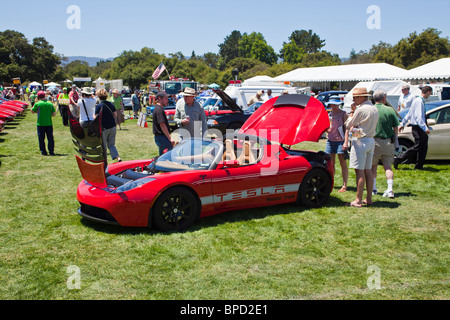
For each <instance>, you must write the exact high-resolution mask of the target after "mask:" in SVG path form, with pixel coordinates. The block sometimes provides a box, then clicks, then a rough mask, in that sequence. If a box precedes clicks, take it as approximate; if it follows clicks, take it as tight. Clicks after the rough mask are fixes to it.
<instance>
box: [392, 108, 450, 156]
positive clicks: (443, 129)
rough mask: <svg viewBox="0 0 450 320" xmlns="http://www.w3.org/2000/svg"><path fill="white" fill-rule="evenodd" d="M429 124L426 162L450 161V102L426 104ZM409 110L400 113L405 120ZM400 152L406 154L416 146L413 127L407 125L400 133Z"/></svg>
mask: <svg viewBox="0 0 450 320" xmlns="http://www.w3.org/2000/svg"><path fill="white" fill-rule="evenodd" d="M425 110H426V118H427V124H428V127H429V128H430V134H429V136H428V152H427V157H426V160H450V101H448V100H446V101H436V102H431V103H427V104H425ZM407 113H408V110H403V111H401V112H400V116H401V117H402V118H403V117H404V116H406V114H407ZM398 141H399V144H400V150H399V152H400V153H401V152H404V151H405V150H407V149H409V148H410V147H412V146H413V145H414V138H413V135H412V132H411V127H410V126H408V125H406V127H405V129H404V130H403V131H402V132H401V133H399V135H398Z"/></svg>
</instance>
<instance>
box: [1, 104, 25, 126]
mask: <svg viewBox="0 0 450 320" xmlns="http://www.w3.org/2000/svg"><path fill="white" fill-rule="evenodd" d="M27 107H28V104H27V103H24V102H21V101H15V100H7V99H4V98H0V120H1V121H3V122H8V121H12V120H13V119H14V118H15V117H16V116H18V115H22V114H23V113H24V111H25V109H26V108H27Z"/></svg>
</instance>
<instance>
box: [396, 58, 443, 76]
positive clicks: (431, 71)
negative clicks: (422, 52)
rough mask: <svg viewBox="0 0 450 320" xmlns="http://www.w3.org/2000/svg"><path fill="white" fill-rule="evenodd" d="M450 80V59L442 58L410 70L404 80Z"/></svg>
mask: <svg viewBox="0 0 450 320" xmlns="http://www.w3.org/2000/svg"><path fill="white" fill-rule="evenodd" d="M439 78H442V79H444V78H450V58H443V59H440V60H436V61H434V62H430V63H428V64H425V65H423V66H420V67H417V68H414V69H411V70H409V71H408V72H407V75H406V77H405V78H404V79H439Z"/></svg>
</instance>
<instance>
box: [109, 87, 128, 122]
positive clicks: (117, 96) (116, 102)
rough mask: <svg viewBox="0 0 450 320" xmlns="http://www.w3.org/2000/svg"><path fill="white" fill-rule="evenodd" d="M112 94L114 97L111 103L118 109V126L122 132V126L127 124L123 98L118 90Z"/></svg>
mask: <svg viewBox="0 0 450 320" xmlns="http://www.w3.org/2000/svg"><path fill="white" fill-rule="evenodd" d="M111 94H112V95H111V98H110V100H109V101H111V103H112V104H113V105H114V107H115V108H116V112H117V124H118V125H119V130H122V126H121V124H122V123H124V122H125V114H124V107H123V100H122V96H121V95H120V92H119V91H118V90H117V89H114V90H113V91H112V93H111Z"/></svg>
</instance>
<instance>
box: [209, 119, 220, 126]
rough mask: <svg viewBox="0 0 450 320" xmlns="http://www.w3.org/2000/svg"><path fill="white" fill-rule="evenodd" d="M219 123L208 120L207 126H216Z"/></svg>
mask: <svg viewBox="0 0 450 320" xmlns="http://www.w3.org/2000/svg"><path fill="white" fill-rule="evenodd" d="M218 124H219V123H218V122H217V121H216V120H214V119H209V120H208V125H209V126H214V125H218Z"/></svg>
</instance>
